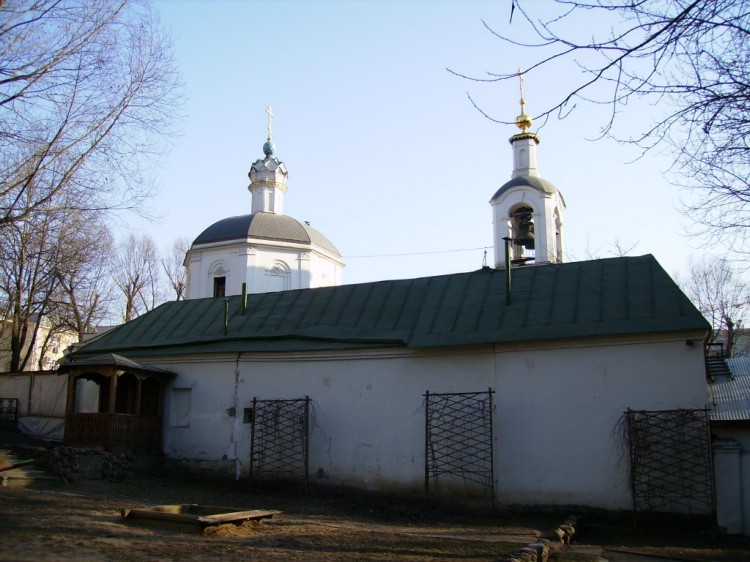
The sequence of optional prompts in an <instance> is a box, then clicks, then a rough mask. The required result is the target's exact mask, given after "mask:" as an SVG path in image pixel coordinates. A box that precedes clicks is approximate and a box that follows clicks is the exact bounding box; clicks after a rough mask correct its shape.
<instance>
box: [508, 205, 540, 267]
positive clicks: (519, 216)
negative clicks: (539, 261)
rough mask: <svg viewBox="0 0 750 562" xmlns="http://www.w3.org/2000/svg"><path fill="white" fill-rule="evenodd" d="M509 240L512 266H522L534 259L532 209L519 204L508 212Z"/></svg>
mask: <svg viewBox="0 0 750 562" xmlns="http://www.w3.org/2000/svg"><path fill="white" fill-rule="evenodd" d="M509 219H510V233H511V235H510V239H511V252H512V254H511V257H510V261H511V263H512V264H516V265H522V264H524V263H527V262H530V261H533V260H534V258H535V249H536V246H535V244H534V209H532V208H531V207H529V206H528V205H524V204H520V205H518V206H516V207H514V208H513V209H512V210H511V212H510V217H509Z"/></svg>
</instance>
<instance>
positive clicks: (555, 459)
mask: <svg viewBox="0 0 750 562" xmlns="http://www.w3.org/2000/svg"><path fill="white" fill-rule="evenodd" d="M495 387H496V389H497V394H496V397H497V398H496V408H497V416H496V420H497V421H496V428H497V440H498V444H499V446H498V449H497V450H498V453H497V455H496V467H497V473H498V499H499V500H500V501H501V502H503V503H510V504H515V503H518V504H529V503H531V504H545V503H551V504H558V505H566V504H586V505H593V506H599V507H605V508H609V509H627V508H629V507H631V497H630V492H629V490H628V461H627V458H628V457H627V449H626V443H625V441H624V440H623V437H622V433H621V432H620V426H619V423H620V420H621V419H622V415H623V413H624V412H625V411H626V410H627V409H628V408H631V409H635V410H667V409H674V408H703V407H705V405H706V392H705V372H704V370H703V351H702V346H701V345H700V342H697V344H696V345H693V346H687V345H685V339H684V338H683V339H679V340H676V341H671V342H670V341H666V342H655V343H637V344H636V343H632V344H626V343H623V344H617V345H606V346H591V347H573V348H563V349H550V350H538V351H529V352H526V353H524V352H520V353H519V352H515V351H511V352H508V353H500V354H499V355H498V361H497V382H496V384H495Z"/></svg>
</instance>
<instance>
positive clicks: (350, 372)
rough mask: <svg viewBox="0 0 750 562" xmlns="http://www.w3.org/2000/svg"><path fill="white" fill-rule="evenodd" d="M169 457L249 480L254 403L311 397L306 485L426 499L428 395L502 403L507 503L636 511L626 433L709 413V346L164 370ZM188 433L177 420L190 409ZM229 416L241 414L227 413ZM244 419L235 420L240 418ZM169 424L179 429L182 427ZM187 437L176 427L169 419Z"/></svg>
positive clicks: (501, 475) (347, 357) (317, 357)
mask: <svg viewBox="0 0 750 562" xmlns="http://www.w3.org/2000/svg"><path fill="white" fill-rule="evenodd" d="M149 362H150V363H153V364H158V365H160V366H162V367H165V368H168V369H170V370H172V371H175V372H177V373H178V377H177V378H176V379H175V380H174V381H173V382H172V384H171V388H174V389H183V390H180V391H178V392H179V393H180V395H181V397H180V398H179V400H180V401H181V403H180V404H179V405H177V404H172V403H171V401H172V396H173V394H172V392H171V391H168V392H167V403H166V417H165V419H166V423H165V430H164V431H165V433H164V444H165V445H164V448H165V453H166V454H167V455H168V456H169V457H171V458H173V459H181V460H182V461H184V462H185V463H186V464H189V465H192V466H193V467H196V468H205V469H210V470H217V471H222V472H224V473H225V474H227V475H231V474H234V475H235V476H237V477H244V476H245V475H246V474H247V473H248V464H249V456H250V425H249V424H244V423H242V410H243V408H247V407H249V406H250V404H251V402H252V399H253V397H257V398H259V399H281V398H285V399H291V398H302V397H304V396H306V395H308V396H310V397H311V399H312V413H311V429H310V460H309V467H310V475H311V478H313V480H314V479H315V478H320V480H321V481H322V482H324V483H328V484H340V485H350V486H357V487H362V488H368V489H379V490H387V491H399V492H403V493H413V494H421V493H423V489H424V468H425V465H424V446H425V411H424V393H425V391H429V392H430V393H440V392H481V391H486V390H487V389H488V388H490V387H491V388H493V390H495V391H496V393H495V395H494V401H495V412H494V422H495V423H494V438H495V444H494V446H495V459H494V461H495V474H496V491H497V500H498V502H499V503H501V504H506V505H507V504H525V505H529V504H559V505H565V504H587V505H591V506H598V507H604V508H611V509H622V508H629V507H630V505H631V500H630V494H629V491H628V486H627V460H626V459H627V454H626V449H625V448H624V446H625V445H624V443H623V442H622V440H621V437H620V435H621V434H620V433H619V429H618V423H619V420H620V419H621V416H622V415H623V412H624V411H625V410H626V409H627V408H628V407H630V408H633V409H646V410H661V409H672V408H703V407H704V406H705V404H706V390H705V375H704V371H703V354H702V349H701V346H687V345H685V339H684V337H683V338H675V339H673V340H671V341H668V340H664V341H658V342H652V343H643V342H637V341H624V340H621V341H610V342H608V343H606V344H605V343H600V344H597V345H594V344H589V345H583V344H582V345H577V346H569V347H560V346H543V345H536V346H528V347H518V346H516V347H515V348H510V347H506V348H494V347H492V346H484V347H481V348H472V349H468V348H462V349H456V350H451V351H442V352H441V351H437V350H417V351H412V350H376V351H366V352H362V351H358V352H335V353H332V352H325V353H323V352H317V353H295V354H291V353H286V354H254V355H240V356H239V357H238V356H236V355H235V356H224V357H214V358H212V359H211V360H210V361H209V360H206V359H205V358H198V357H195V358H192V359H190V358H186V359H184V360H180V361H174V359H173V360H171V361H168V360H166V358H164V359H162V360H159V359H158V358H156V359H154V358H149ZM184 389H190V391H189V395H190V400H189V403H190V406H189V407H190V411H189V423H188V426H184V425H185V421H184V416H172V415H171V414H170V411H171V410H172V409H173V408H176V407H177V406H179V407H180V408H184V407H185V394H186V392H185V390H184ZM232 409H234V410H232ZM233 412H234V413H235V414H236V415H232V413H233ZM173 418H174V419H173ZM175 420H176V421H177V423H178V424H182V425H183V426H182V427H173V426H172V425H174V424H172V423H170V421H175Z"/></svg>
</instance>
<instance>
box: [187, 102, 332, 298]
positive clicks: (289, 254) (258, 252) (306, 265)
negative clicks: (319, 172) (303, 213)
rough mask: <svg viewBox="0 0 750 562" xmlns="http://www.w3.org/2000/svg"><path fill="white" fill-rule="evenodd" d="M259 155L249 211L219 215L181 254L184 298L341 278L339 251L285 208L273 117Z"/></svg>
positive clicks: (318, 283)
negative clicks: (285, 211)
mask: <svg viewBox="0 0 750 562" xmlns="http://www.w3.org/2000/svg"><path fill="white" fill-rule="evenodd" d="M266 111H267V112H268V118H269V122H268V139H267V140H266V142H265V144H264V145H263V154H264V156H263V158H259V159H258V160H256V161H255V162H253V165H252V166H251V168H250V173H249V174H248V176H249V177H250V185H249V187H248V190H249V191H250V193H251V195H252V204H251V208H250V214H246V215H240V216H235V217H229V218H226V219H223V220H220V221H218V222H216V223H214V224H212V225H211V226H209V227H208V228H206V229H205V230H204V231H203V232H201V233H200V234H199V235H198V237H197V238H196V239H195V240H194V241H193V244H192V246H191V247H190V250H189V251H188V253H187V256H186V258H185V267H186V268H187V290H186V297H185V298H187V299H200V298H206V297H224V296H229V295H239V294H242V290H243V284H244V286H245V288H246V291H247V292H248V293H267V292H273V291H289V290H293V289H310V288H315V287H329V286H335V285H340V284H341V270H342V269H343V267H344V263H343V262H342V261H341V255H340V254H339V251H338V250H337V249H336V246H334V245H333V244H332V243H331V242H330V241H329V240H328V239H327V238H326V237H325V236H323V235H322V234H321V233H320V232H318V231H317V230H315V229H314V228H312V227H311V226H310V225H309V224H307V223H306V222H301V221H299V220H297V219H295V218H293V217H290V216H288V215H285V214H284V196H285V195H286V191H287V177H288V172H287V168H286V165H285V164H284V163H283V162H282V161H280V160H279V158H278V157H277V156H276V145H275V144H274V142H273V138H272V131H271V123H272V122H271V118H272V117H273V112H272V111H271V108H270V107H269V108H267V110H266Z"/></svg>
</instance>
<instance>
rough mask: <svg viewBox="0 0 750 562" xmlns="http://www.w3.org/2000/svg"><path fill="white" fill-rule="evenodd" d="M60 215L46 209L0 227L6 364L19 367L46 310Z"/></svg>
mask: <svg viewBox="0 0 750 562" xmlns="http://www.w3.org/2000/svg"><path fill="white" fill-rule="evenodd" d="M59 218H60V217H59V215H55V214H52V213H49V214H47V213H45V214H40V215H37V216H35V217H34V218H33V219H32V218H30V219H27V220H19V221H15V222H13V223H10V224H9V225H7V226H6V228H0V293H1V294H2V295H3V297H4V298H5V299H6V303H7V317H6V327H7V331H8V332H9V336H8V340H9V350H3V351H4V352H7V353H8V354H9V368H10V371H11V372H16V371H22V370H23V369H24V368H25V367H26V365H27V363H28V361H29V359H30V358H31V354H32V352H33V349H34V344H35V343H36V340H37V336H38V334H39V327H40V326H41V323H42V321H43V319H44V317H45V315H46V313H47V311H48V310H49V307H50V295H51V294H52V293H53V292H54V290H55V288H56V285H57V280H56V278H55V275H54V259H55V248H56V245H57V240H56V239H55V235H56V232H57V229H58V226H59V225H58V224H57V222H58V220H59Z"/></svg>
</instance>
